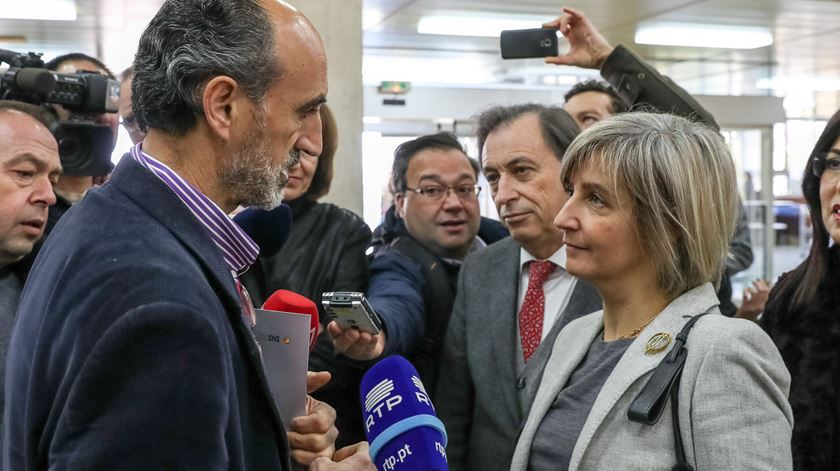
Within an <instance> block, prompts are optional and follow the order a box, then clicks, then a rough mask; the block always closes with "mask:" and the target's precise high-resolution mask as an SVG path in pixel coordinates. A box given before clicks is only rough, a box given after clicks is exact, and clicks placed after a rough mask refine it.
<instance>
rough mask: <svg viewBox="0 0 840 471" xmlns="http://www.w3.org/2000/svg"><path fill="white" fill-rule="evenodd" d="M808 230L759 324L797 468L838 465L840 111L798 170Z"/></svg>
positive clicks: (839, 441) (839, 411)
mask: <svg viewBox="0 0 840 471" xmlns="http://www.w3.org/2000/svg"><path fill="white" fill-rule="evenodd" d="M802 194H803V195H804V196H805V200H806V201H807V202H808V206H809V207H810V212H811V223H812V228H813V238H812V240H811V251H810V253H809V254H808V257H807V258H806V259H805V261H804V262H802V264H800V265H799V266H798V267H796V269H794V270H793V271H791V272H789V273H786V274H785V275H783V276H782V277H781V278H780V279H779V282H778V283H777V284H776V287H775V288H773V291H771V292H770V297H769V299H768V301H767V306H766V307H765V310H764V315H763V317H762V318H761V321H760V322H761V324H762V325H763V326H764V328H765V329H766V330H767V333H768V334H770V337H771V338H772V339H773V341H774V342H775V343H776V346H777V347H779V351H780V352H781V353H782V358H783V359H784V361H785V364H786V365H787V367H788V369H789V370H790V375H791V384H790V405H791V407H792V408H793V414H794V417H795V418H796V420H795V421H794V426H793V464H794V469H796V470H824V469H837V467H838V466H840V246H838V244H840V111H838V112H836V113H835V114H834V116H832V117H831V119H830V120H829V121H828V124H827V125H826V127H825V130H824V131H823V133H822V135H821V136H820V138H819V140H818V141H817V144H816V145H815V146H814V150H813V151H812V152H811V157H810V159H809V160H808V165H807V166H806V167H805V174H804V176H803V177H802Z"/></svg>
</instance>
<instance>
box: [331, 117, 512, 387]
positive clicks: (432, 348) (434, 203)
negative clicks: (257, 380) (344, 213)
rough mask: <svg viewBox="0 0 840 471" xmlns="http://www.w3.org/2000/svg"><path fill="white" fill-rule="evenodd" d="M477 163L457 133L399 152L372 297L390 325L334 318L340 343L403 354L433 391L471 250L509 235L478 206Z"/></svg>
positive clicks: (367, 352)
mask: <svg viewBox="0 0 840 471" xmlns="http://www.w3.org/2000/svg"><path fill="white" fill-rule="evenodd" d="M478 172H479V170H478V163H477V162H476V161H475V160H473V159H471V158H469V157H468V156H467V154H466V153H465V151H464V148H463V147H462V146H461V144H460V143H459V142H458V139H457V138H456V137H455V136H454V135H453V134H451V133H446V132H442V133H438V134H431V135H426V136H421V137H418V138H416V139H413V140H411V141H407V142H404V143H402V144H400V146H399V147H397V149H396V150H395V152H394V163H393V169H392V172H391V174H392V188H393V189H394V194H395V198H394V207H393V211H389V215H388V216H386V222H385V224H383V226H382V227H381V228H379V230H378V232H379V234H380V237H381V238H382V243H381V245H378V246H377V248H376V251H375V253H374V255H373V261H372V262H371V266H370V281H369V283H368V290H367V298H368V301H369V302H370V305H371V307H372V308H373V310H374V311H376V313H377V314H378V315H379V317H380V318H381V319H382V322H383V324H384V330H383V331H382V332H381V333H380V334H379V335H376V336H370V335H369V334H366V333H362V332H359V331H356V330H353V329H349V330H347V331H342V330H341V328H340V327H338V325H337V324H335V323H330V325H329V327H328V328H329V331H330V335H331V336H332V337H333V343H334V344H335V347H336V350H337V351H339V352H343V353H344V354H345V355H347V356H349V357H350V358H353V359H356V360H372V359H375V358H379V357H381V356H387V355H392V354H400V355H404V356H406V357H407V358H409V359H410V360H411V361H412V363H413V364H414V366H415V367H416V368H417V370H418V372H419V373H420V376H421V379H422V380H423V384H424V385H425V387H426V389H427V390H428V391H431V392H432V393H433V392H434V386H435V382H436V380H437V374H438V370H439V368H440V352H441V349H440V347H441V344H442V342H443V336H444V334H445V332H446V326H447V324H448V323H449V316H450V314H451V311H452V303H453V301H454V299H455V289H456V284H457V283H456V282H457V280H458V272H459V271H460V269H461V265H462V263H463V260H464V257H466V256H467V254H469V253H471V252H474V251H478V250H480V249H482V248H484V247H486V246H487V244H490V243H493V242H495V241H496V240H499V239H501V238H503V237H504V236H505V235H506V231H505V230H504V229H503V228H502V227H501V226H500V225H499V224H498V223H497V222H495V221H487V222H483V221H482V218H481V215H480V211H479V205H478V194H479V192H480V191H481V188H480V187H479V186H478Z"/></svg>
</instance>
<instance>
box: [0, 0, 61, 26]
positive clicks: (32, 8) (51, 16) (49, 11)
mask: <svg viewBox="0 0 840 471" xmlns="http://www.w3.org/2000/svg"><path fill="white" fill-rule="evenodd" d="M3 3H4V5H3V7H2V8H0V18H7V19H11V20H54V21H76V2H75V0H39V1H33V0H28V1H26V0H22V1H20V0H19V1H13V2H3Z"/></svg>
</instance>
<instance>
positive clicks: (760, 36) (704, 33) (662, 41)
mask: <svg viewBox="0 0 840 471" xmlns="http://www.w3.org/2000/svg"><path fill="white" fill-rule="evenodd" d="M635 40H636V43H637V44H653V45H658V46H689V47H713V48H723V49H756V48H759V47H765V46H769V45H771V44H773V35H772V34H771V33H770V30H769V28H763V27H756V26H731V25H711V24H698V23H647V24H645V23H642V24H640V25H639V27H638V28H637V29H636V38H635Z"/></svg>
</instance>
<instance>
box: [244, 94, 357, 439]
mask: <svg viewBox="0 0 840 471" xmlns="http://www.w3.org/2000/svg"><path fill="white" fill-rule="evenodd" d="M321 122H322V137H323V150H322V152H321V155H320V156H317V155H316V156H313V155H307V154H305V153H301V156H300V162H299V163H298V164H297V165H296V166H294V167H292V168H291V169H289V182H288V184H287V185H286V188H285V190H284V195H285V196H284V200H285V202H286V203H287V204H288V205H289V207H290V208H291V210H292V221H293V224H292V231H291V234H290V235H289V239H288V240H287V241H286V243H285V244H284V245H283V247H282V248H281V249H280V250H279V252H277V253H276V254H274V255H270V256H266V257H262V256H261V257H260V258H259V259H258V260H257V263H255V264H254V266H253V267H252V268H251V269H250V270H249V271H248V272H247V273H246V274H245V276H244V277H243V282H244V284H245V286H246V287H247V288H248V291H249V293H250V294H251V297H252V299H253V301H254V303H255V304H256V305H257V306H261V305H262V304H263V303H264V302H265V300H266V299H267V298H268V297H269V296H271V294H272V293H274V291H276V290H278V289H287V290H290V291H294V292H295V293H298V294H301V295H303V296H306V297H307V298H309V299H311V300H312V301H314V302H315V304H316V305H317V306H318V310H319V319H320V322H321V330H322V331H323V333H321V334H320V335H319V336H318V339H317V342H316V344H315V349H314V350H313V351H312V353H311V354H310V355H309V369H310V370H311V371H329V372H330V373H331V374H332V378H331V379H330V382H329V383H327V385H326V386H324V387H323V388H321V389H319V390H318V391H316V392H315V393H313V394H312V396H313V397H315V398H316V399H318V400H320V401H324V402H326V403H327V404H329V405H331V406H332V407H333V408H334V409H335V410H336V412H337V418H336V422H335V424H336V427H337V428H338V430H339V433H340V435H339V437H338V440H337V441H336V448H341V447H343V446H345V445H350V444H352V443H356V442H359V441H362V440H364V439H365V436H364V431H363V429H362V415H361V408H360V405H359V404H360V403H359V382H360V381H361V375H362V371H361V370H360V369H359V368H358V367H357V366H354V365H353V364H351V363H350V362H349V361H346V360H345V359H344V357H339V356H338V355H337V354H336V353H335V351H334V349H333V346H332V342H331V341H330V339H329V336H328V335H327V334H326V328H324V326H326V324H327V323H328V322H329V318H328V317H327V315H326V313H324V311H323V310H322V308H321V293H323V292H325V291H359V292H364V291H365V289H366V288H367V281H368V260H367V256H366V255H365V251H366V250H367V247H368V245H370V239H371V232H370V228H369V227H368V226H367V224H365V222H364V221H363V220H362V218H360V217H359V216H357V215H356V214H354V213H352V212H351V211H349V210H347V209H343V208H339V207H338V206H336V205H333V204H330V203H319V202H318V199H320V198H321V197H323V196H325V195H326V194H327V193H328V192H329V189H330V183H331V182H332V177H333V157H334V156H335V152H336V148H337V146H338V131H337V128H336V123H335V119H334V117H333V115H332V112H331V111H330V110H329V108H328V107H327V106H322V107H321Z"/></svg>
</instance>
